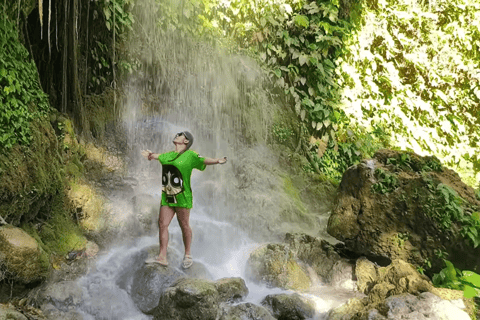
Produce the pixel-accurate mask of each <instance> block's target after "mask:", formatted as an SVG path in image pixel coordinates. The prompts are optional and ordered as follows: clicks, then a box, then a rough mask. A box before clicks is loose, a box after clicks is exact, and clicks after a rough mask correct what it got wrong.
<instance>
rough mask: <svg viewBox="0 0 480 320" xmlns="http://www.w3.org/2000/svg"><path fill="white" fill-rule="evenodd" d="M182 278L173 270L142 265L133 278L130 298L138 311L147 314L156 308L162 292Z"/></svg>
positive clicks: (180, 274)
mask: <svg viewBox="0 0 480 320" xmlns="http://www.w3.org/2000/svg"><path fill="white" fill-rule="evenodd" d="M182 276H183V274H182V272H180V271H179V270H177V269H175V268H165V267H163V266H160V265H157V264H155V265H153V264H151V265H144V266H142V268H140V269H139V270H138V271H137V272H136V273H135V274H134V276H133V283H132V286H131V291H130V296H131V297H132V300H133V302H134V303H135V305H136V306H137V308H138V309H139V310H140V311H142V312H143V313H146V314H149V313H150V312H151V311H152V310H153V309H154V308H156V307H157V305H158V300H159V299H160V295H161V294H162V292H163V291H165V289H167V288H168V287H170V285H172V284H173V283H174V282H175V280H177V279H179V278H180V277H182Z"/></svg>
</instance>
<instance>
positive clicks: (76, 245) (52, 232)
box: [21, 194, 87, 256]
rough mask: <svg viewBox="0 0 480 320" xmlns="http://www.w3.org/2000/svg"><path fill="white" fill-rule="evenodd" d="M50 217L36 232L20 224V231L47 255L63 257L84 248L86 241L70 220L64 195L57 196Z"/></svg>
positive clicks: (28, 225) (29, 226) (78, 228)
mask: <svg viewBox="0 0 480 320" xmlns="http://www.w3.org/2000/svg"><path fill="white" fill-rule="evenodd" d="M51 212H52V213H51V217H50V218H49V219H48V220H47V221H45V222H43V223H42V224H41V226H39V227H38V230H37V229H36V228H35V227H33V226H32V225H31V224H27V223H25V224H22V226H21V227H22V229H23V230H25V231H26V232H27V233H28V234H29V235H30V236H32V237H33V238H34V239H35V240H37V242H38V244H39V245H40V246H41V248H42V249H43V250H44V251H45V252H46V253H47V254H48V255H50V254H57V255H60V256H64V255H65V254H66V253H68V252H69V251H70V250H73V249H82V248H85V245H86V243H87V239H86V238H85V237H84V236H83V232H82V230H81V228H80V227H79V226H78V225H77V224H76V223H75V222H74V221H73V220H72V218H71V216H70V215H69V212H70V211H68V210H67V206H66V204H65V195H63V194H62V195H57V196H56V197H55V199H54V200H53V205H52V206H51Z"/></svg>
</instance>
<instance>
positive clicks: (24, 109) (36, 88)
mask: <svg viewBox="0 0 480 320" xmlns="http://www.w3.org/2000/svg"><path fill="white" fill-rule="evenodd" d="M2 20H3V21H2V22H0V148H1V149H7V150H8V149H10V148H11V147H12V146H14V145H15V144H17V143H19V144H22V145H28V144H29V143H30V141H31V131H30V122H31V121H32V120H33V119H34V118H36V117H41V116H45V115H47V114H48V113H49V112H50V105H49V103H48V98H47V95H46V94H45V93H44V92H43V91H42V89H41V88H40V84H39V82H38V74H37V68H36V66H35V63H34V61H33V60H32V58H31V57H30V56H29V53H28V51H27V50H26V49H25V47H24V46H23V45H22V44H21V43H20V41H19V40H18V33H17V30H16V24H15V23H13V22H12V21H10V20H9V19H8V17H7V16H6V15H5V14H3V19H2Z"/></svg>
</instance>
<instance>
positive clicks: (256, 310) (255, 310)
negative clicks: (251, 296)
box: [220, 302, 275, 320]
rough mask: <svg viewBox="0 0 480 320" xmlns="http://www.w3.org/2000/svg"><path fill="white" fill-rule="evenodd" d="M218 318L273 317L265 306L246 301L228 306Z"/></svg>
mask: <svg viewBox="0 0 480 320" xmlns="http://www.w3.org/2000/svg"><path fill="white" fill-rule="evenodd" d="M220 320H275V318H274V317H273V316H272V315H271V314H270V312H269V311H268V310H267V309H266V308H264V307H262V306H257V305H255V304H253V303H248V302H247V303H241V304H238V305H236V306H233V307H228V308H227V310H226V311H224V313H223V314H222V315H221V317H220Z"/></svg>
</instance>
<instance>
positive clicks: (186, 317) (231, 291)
mask: <svg viewBox="0 0 480 320" xmlns="http://www.w3.org/2000/svg"><path fill="white" fill-rule="evenodd" d="M227 286H228V288H227ZM247 292H248V289H247V288H246V286H245V283H244V281H243V280H242V279H239V278H225V279H220V280H217V281H210V280H203V279H193V278H181V279H179V280H177V281H176V282H175V283H174V284H173V285H172V286H171V287H169V288H167V289H166V290H165V291H164V292H163V293H162V295H161V297H160V300H159V304H158V307H157V308H155V309H154V310H153V312H152V314H153V315H154V319H156V320H162V319H165V320H166V319H168V320H177V319H178V320H180V319H182V320H194V319H198V320H209V319H217V318H218V317H220V315H221V314H222V307H223V306H224V305H225V303H228V302H229V301H233V300H238V299H242V298H243V297H244V296H245V295H246V293H247Z"/></svg>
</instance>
